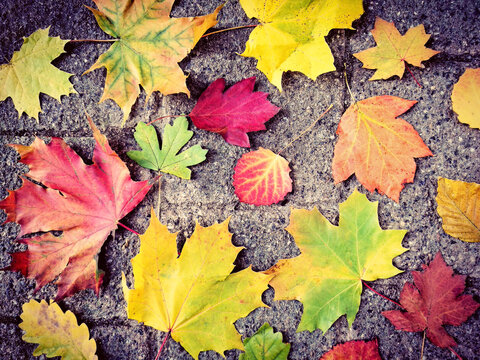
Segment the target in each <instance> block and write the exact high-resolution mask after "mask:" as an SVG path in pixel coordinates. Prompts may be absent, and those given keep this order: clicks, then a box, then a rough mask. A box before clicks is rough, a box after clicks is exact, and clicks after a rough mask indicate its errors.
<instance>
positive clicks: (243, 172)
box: [233, 148, 292, 205]
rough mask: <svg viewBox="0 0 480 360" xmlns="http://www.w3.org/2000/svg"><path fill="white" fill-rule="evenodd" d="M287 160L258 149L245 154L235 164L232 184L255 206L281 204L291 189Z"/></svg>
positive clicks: (240, 195) (240, 197) (243, 200)
mask: <svg viewBox="0 0 480 360" xmlns="http://www.w3.org/2000/svg"><path fill="white" fill-rule="evenodd" d="M289 173H290V167H289V166H288V161H287V160H285V158H283V157H282V156H280V155H278V154H275V153H274V152H273V151H271V150H268V149H264V148H259V149H258V150H255V151H251V152H248V153H246V154H243V155H242V157H241V158H240V160H238V163H237V165H236V166H235V170H234V174H233V187H234V188H235V194H237V196H238V198H239V199H240V201H241V202H244V203H247V204H253V205H271V204H275V203H278V202H279V201H281V200H283V199H284V198H285V195H287V194H288V193H289V192H290V191H292V179H290V175H289Z"/></svg>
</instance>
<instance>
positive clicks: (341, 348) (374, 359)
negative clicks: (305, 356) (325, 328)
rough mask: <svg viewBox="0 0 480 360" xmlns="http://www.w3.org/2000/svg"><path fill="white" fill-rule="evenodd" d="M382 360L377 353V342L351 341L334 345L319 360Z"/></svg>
mask: <svg viewBox="0 0 480 360" xmlns="http://www.w3.org/2000/svg"><path fill="white" fill-rule="evenodd" d="M342 359H345V360H347V359H348V360H382V358H381V357H380V354H379V353H378V343H377V340H376V339H375V340H372V341H361V340H352V341H348V342H346V343H344V344H339V345H335V346H334V347H333V348H332V350H330V351H328V352H327V353H325V354H323V356H322V357H321V358H320V360H342Z"/></svg>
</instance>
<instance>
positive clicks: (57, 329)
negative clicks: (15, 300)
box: [19, 299, 98, 360]
mask: <svg viewBox="0 0 480 360" xmlns="http://www.w3.org/2000/svg"><path fill="white" fill-rule="evenodd" d="M20 318H21V319H22V322H21V323H20V325H19V327H20V328H21V329H22V330H23V331H25V334H24V335H23V337H22V339H23V340H24V341H26V342H28V343H35V344H39V345H38V346H37V348H36V349H35V351H34V352H33V356H40V355H42V354H45V355H46V356H47V357H50V358H51V357H56V356H61V357H62V359H64V360H97V359H98V357H97V356H96V355H95V351H96V350H97V345H96V343H95V340H94V339H89V336H90V335H89V333H88V328H87V325H85V324H81V325H78V323H77V318H76V317H75V315H74V314H73V313H72V312H71V311H67V312H65V313H64V312H63V311H62V309H60V306H58V304H56V303H50V304H47V302H46V301H45V300H41V301H40V302H37V301H35V300H33V299H32V300H30V301H29V302H28V303H26V304H23V306H22V314H21V315H20Z"/></svg>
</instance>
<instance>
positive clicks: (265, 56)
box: [240, 0, 363, 90]
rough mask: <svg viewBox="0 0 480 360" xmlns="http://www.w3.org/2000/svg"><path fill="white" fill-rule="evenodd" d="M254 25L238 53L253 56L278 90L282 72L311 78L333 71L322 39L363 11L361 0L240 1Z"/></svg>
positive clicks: (349, 26)
mask: <svg viewBox="0 0 480 360" xmlns="http://www.w3.org/2000/svg"><path fill="white" fill-rule="evenodd" d="M240 4H241V5H242V7H243V9H244V10H245V13H246V14H247V16H248V17H250V18H253V17H255V18H257V19H258V20H259V21H260V23H261V24H260V25H259V26H257V27H256V28H255V29H254V30H253V31H252V33H251V34H250V38H249V39H248V41H247V44H246V47H245V51H244V52H243V54H241V55H242V56H250V57H255V58H256V59H257V60H258V63H257V68H258V69H259V70H260V71H262V72H263V73H264V74H265V75H266V76H267V78H268V80H269V81H270V82H271V83H272V84H273V85H275V86H276V87H278V88H279V89H280V90H282V74H283V73H284V72H285V71H289V70H291V71H300V72H302V73H304V74H305V75H307V76H308V77H309V78H310V79H312V80H315V79H316V78H317V76H319V75H320V74H323V73H326V72H329V71H335V66H334V64H333V55H332V53H331V51H330V48H329V47H328V44H327V43H326V41H325V36H327V35H328V33H329V32H330V30H331V29H340V28H342V29H343V28H347V29H353V28H352V27H351V25H352V22H353V21H354V20H356V19H358V18H359V17H360V16H361V15H362V14H363V6H362V1H361V0H343V1H328V2H325V1H324V0H311V1H298V0H285V1H268V0H240Z"/></svg>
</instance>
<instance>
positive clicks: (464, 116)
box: [452, 68, 480, 129]
mask: <svg viewBox="0 0 480 360" xmlns="http://www.w3.org/2000/svg"><path fill="white" fill-rule="evenodd" d="M479 93H480V68H479V69H466V70H465V73H464V74H463V75H462V76H461V77H460V79H459V80H458V82H457V83H456V84H455V85H454V86H453V91H452V107H453V111H455V113H456V114H457V115H458V121H460V122H462V123H464V124H467V125H470V126H471V127H472V128H477V129H480V96H479V95H478V94H479Z"/></svg>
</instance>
